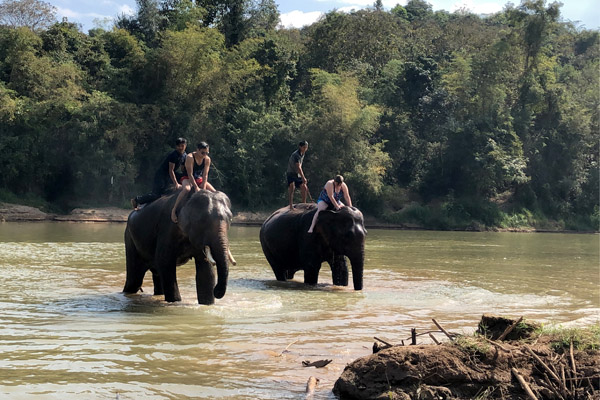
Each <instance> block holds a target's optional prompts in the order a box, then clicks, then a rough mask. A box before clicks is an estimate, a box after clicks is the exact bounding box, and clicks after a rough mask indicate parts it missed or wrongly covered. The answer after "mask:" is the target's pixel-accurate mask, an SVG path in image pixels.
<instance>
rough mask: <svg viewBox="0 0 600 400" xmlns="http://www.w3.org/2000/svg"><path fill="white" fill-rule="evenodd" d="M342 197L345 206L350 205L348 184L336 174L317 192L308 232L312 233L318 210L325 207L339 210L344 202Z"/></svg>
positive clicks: (325, 208)
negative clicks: (317, 195) (315, 207)
mask: <svg viewBox="0 0 600 400" xmlns="http://www.w3.org/2000/svg"><path fill="white" fill-rule="evenodd" d="M342 197H343V198H344V202H345V203H346V205H347V206H349V207H352V199H351V198H350V193H349V192H348V185H346V183H345V182H344V177H343V176H342V175H336V176H335V178H333V179H330V180H328V181H327V182H326V183H325V186H324V187H323V190H321V193H320V194H319V198H318V199H317V212H316V213H315V215H314V217H313V219H312V223H311V225H310V228H308V233H313V229H314V228H315V225H316V223H317V217H318V216H319V212H321V211H323V210H327V209H335V210H339V209H340V208H342V207H344V204H342V202H341V201H340V200H341V199H342Z"/></svg>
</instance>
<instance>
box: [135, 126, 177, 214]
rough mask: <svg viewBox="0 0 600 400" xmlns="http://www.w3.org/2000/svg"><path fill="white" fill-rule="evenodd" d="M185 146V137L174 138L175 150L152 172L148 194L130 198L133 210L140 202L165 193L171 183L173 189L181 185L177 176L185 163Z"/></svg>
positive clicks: (154, 198)
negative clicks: (152, 177)
mask: <svg viewBox="0 0 600 400" xmlns="http://www.w3.org/2000/svg"><path fill="white" fill-rule="evenodd" d="M186 147H187V140H186V139H184V138H181V137H180V138H178V139H177V140H175V150H173V151H172V152H171V153H169V154H168V155H167V157H166V158H165V159H164V160H163V162H162V163H161V164H160V166H159V167H158V169H157V170H156V172H155V173H154V182H153V184H152V191H151V192H150V193H148V194H145V195H141V196H136V197H134V198H133V199H131V205H132V206H133V209H134V210H137V209H138V206H140V205H142V204H146V203H150V202H152V201H154V200H156V199H158V198H159V197H160V196H162V195H163V194H164V193H166V191H167V189H168V187H169V186H170V185H171V184H174V185H175V189H179V188H180V187H181V185H180V184H179V178H180V177H181V176H182V175H183V174H182V173H181V172H180V169H181V167H182V166H183V164H184V163H185V157H186V156H187V154H186V152H185V149H186Z"/></svg>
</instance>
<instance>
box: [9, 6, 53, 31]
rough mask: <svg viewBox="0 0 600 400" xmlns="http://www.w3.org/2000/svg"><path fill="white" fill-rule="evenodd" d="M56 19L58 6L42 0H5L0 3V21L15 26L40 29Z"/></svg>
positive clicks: (34, 29)
mask: <svg viewBox="0 0 600 400" xmlns="http://www.w3.org/2000/svg"><path fill="white" fill-rule="evenodd" d="M55 21H56V8H55V7H54V6H53V5H51V4H50V3H46V2H44V1H41V0H4V1H3V2H2V3H0V23H1V24H4V25H8V26H11V27H13V28H17V27H27V28H29V29H31V30H33V31H39V30H43V29H45V28H47V27H48V26H50V25H52V24H53V23H54V22H55Z"/></svg>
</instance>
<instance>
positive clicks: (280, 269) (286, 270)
mask: <svg viewBox="0 0 600 400" xmlns="http://www.w3.org/2000/svg"><path fill="white" fill-rule="evenodd" d="M316 210H317V206H316V205H315V204H296V206H295V208H294V209H293V210H290V209H289V207H284V208H280V209H279V210H277V211H275V212H274V213H273V214H271V216H270V217H269V218H267V220H266V221H265V222H264V223H263V225H262V227H261V229H260V244H261V245H262V249H263V252H264V253H265V256H266V257H267V261H269V264H271V268H272V269H273V272H274V273H275V277H276V278H277V280H278V281H285V280H286V279H291V278H293V277H294V274H295V273H296V271H298V270H301V269H302V270H304V283H306V284H309V285H316V284H317V281H318V278H319V270H320V269H321V263H323V261H327V262H328V263H329V265H330V266H331V271H332V277H333V284H334V285H338V286H348V266H347V265H346V259H345V256H347V257H348V259H349V260H350V263H351V264H352V281H353V283H354V289H355V290H361V289H362V287H363V268H364V261H365V236H366V233H367V231H366V229H365V226H364V220H363V215H362V213H361V212H360V211H359V210H358V209H357V208H355V207H343V208H342V209H341V210H338V211H330V210H326V211H321V212H320V213H319V216H318V219H317V224H316V225H315V229H314V232H313V233H307V231H308V228H309V227H310V224H311V221H312V218H313V215H314V214H315V211H316Z"/></svg>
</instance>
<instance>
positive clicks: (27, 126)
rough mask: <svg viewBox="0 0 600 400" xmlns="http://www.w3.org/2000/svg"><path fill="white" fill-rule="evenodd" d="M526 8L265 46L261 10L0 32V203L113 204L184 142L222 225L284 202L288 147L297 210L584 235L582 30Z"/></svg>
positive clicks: (374, 23) (159, 7)
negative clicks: (295, 166) (227, 202)
mask: <svg viewBox="0 0 600 400" xmlns="http://www.w3.org/2000/svg"><path fill="white" fill-rule="evenodd" d="M559 6H560V5H559V4H558V3H552V4H546V3H545V1H543V0H526V1H524V2H522V3H521V4H520V5H519V6H512V5H507V7H506V8H505V10H504V11H502V12H500V13H498V14H495V15H492V16H488V17H485V18H483V17H480V16H477V15H473V14H469V13H464V12H457V13H452V14H450V13H446V12H433V11H432V9H431V6H430V5H429V4H427V3H426V2H424V1H422V0H411V1H409V2H408V4H407V5H406V6H404V7H403V6H400V5H399V6H396V7H395V8H393V9H392V10H391V11H389V12H387V11H384V10H383V9H382V7H381V3H380V2H379V3H376V4H375V6H374V7H373V8H371V9H367V10H360V11H356V12H351V13H341V12H337V11H332V12H330V13H328V14H326V15H325V16H324V17H323V18H322V19H321V20H320V21H318V22H316V23H314V24H313V25H311V26H307V27H305V28H303V29H301V30H297V29H276V25H277V21H278V18H279V13H278V11H277V7H276V5H275V3H274V1H273V0H260V1H259V0H253V1H251V0H223V1H220V0H198V1H196V2H192V1H190V0H164V1H158V0H138V14H137V15H136V16H133V17H126V16H123V17H121V18H120V19H119V20H118V21H117V23H116V25H115V27H114V28H113V29H112V30H110V31H106V30H102V29H94V30H91V31H90V32H89V33H88V34H85V33H82V32H81V31H80V29H79V28H78V26H77V25H75V24H72V23H69V22H60V23H56V24H54V25H52V26H50V27H49V28H47V29H45V30H42V31H35V32H34V31H32V30H30V29H29V28H27V27H18V28H14V27H8V26H5V27H0V121H1V124H0V170H1V171H2V174H0V193H7V192H12V193H14V194H17V195H21V194H25V193H29V194H31V193H34V194H36V195H38V196H39V197H40V198H42V199H44V200H46V201H48V202H50V203H52V204H54V205H58V206H60V207H63V208H67V207H71V206H74V205H80V204H95V205H103V204H117V205H123V204H126V201H127V199H128V198H130V197H132V196H133V195H135V194H139V193H141V192H144V191H147V190H149V188H150V186H151V179H152V176H153V174H154V170H155V168H156V166H157V165H158V163H159V161H160V160H161V158H162V157H164V155H165V154H166V152H167V151H169V149H170V148H171V147H172V144H173V141H174V139H175V138H177V137H180V136H183V137H186V138H188V139H189V140H190V144H191V145H190V150H193V147H194V146H193V145H194V144H195V143H196V142H198V141H200V140H205V141H207V142H208V143H210V145H211V157H212V159H213V170H212V172H211V180H212V181H213V184H214V186H215V187H217V188H218V189H220V190H223V191H224V192H226V193H227V194H228V195H229V196H230V197H231V199H232V201H233V202H234V206H235V207H237V208H238V209H239V208H243V209H244V208H245V209H248V208H251V209H253V208H264V209H269V208H271V207H275V206H282V205H284V204H285V203H286V201H285V196H286V188H285V178H284V175H285V168H286V164H287V159H288V157H289V155H290V154H291V153H292V151H294V150H295V149H296V144H297V143H298V142H299V141H300V140H308V141H309V143H310V148H309V151H308V153H307V156H306V158H305V165H304V168H305V171H306V175H307V177H308V179H309V187H310V189H311V193H312V196H313V197H316V196H317V194H318V191H319V190H320V187H321V186H322V185H323V183H324V182H325V181H326V180H327V179H330V178H331V177H332V176H333V175H334V174H337V173H341V174H343V175H344V176H345V177H346V180H347V182H348V184H349V187H350V190H351V193H352V195H353V199H354V202H355V203H356V204H357V205H358V206H359V207H361V208H362V209H363V211H365V212H367V213H370V214H376V215H379V216H382V217H385V218H388V219H389V220H391V221H395V222H405V223H407V222H416V223H421V224H425V225H428V226H432V227H437V228H445V229H450V228H468V227H469V226H472V225H473V224H478V225H484V226H507V227H518V226H520V225H531V224H532V223H542V222H544V221H545V222H546V223H550V222H548V221H560V222H559V224H562V226H563V227H565V228H571V227H578V228H582V229H597V228H598V218H599V211H598V202H599V200H598V196H599V175H598V161H599V160H598V158H599V157H598V145H599V132H600V121H599V110H600V108H599V107H600V91H599V87H600V86H599V74H598V70H599V66H600V65H599V64H600V52H599V50H600V48H599V32H598V31H596V30H582V29H577V28H576V27H574V26H573V25H572V24H570V23H564V22H560V9H559Z"/></svg>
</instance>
